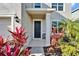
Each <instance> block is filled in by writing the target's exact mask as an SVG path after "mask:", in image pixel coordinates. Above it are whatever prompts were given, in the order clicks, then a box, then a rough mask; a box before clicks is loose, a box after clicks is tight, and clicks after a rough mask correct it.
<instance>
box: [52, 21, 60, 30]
mask: <svg viewBox="0 0 79 59" xmlns="http://www.w3.org/2000/svg"><path fill="white" fill-rule="evenodd" d="M53 22H56V28H57V31H58V30H59V23H61V20H52V23H53ZM52 23H51V26H52V25H53V24H52Z"/></svg>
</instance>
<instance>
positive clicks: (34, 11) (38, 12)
mask: <svg viewBox="0 0 79 59" xmlns="http://www.w3.org/2000/svg"><path fill="white" fill-rule="evenodd" d="M26 11H27V13H28V14H29V15H30V16H31V17H32V18H36V19H38V18H39V19H45V15H46V13H48V12H50V13H51V12H53V11H54V9H51V8H49V9H46V8H27V9H26Z"/></svg>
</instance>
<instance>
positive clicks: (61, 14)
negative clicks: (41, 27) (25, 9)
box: [51, 3, 71, 20]
mask: <svg viewBox="0 0 79 59" xmlns="http://www.w3.org/2000/svg"><path fill="white" fill-rule="evenodd" d="M66 18H69V19H71V3H65V4H64V11H54V12H52V13H51V19H52V20H56V19H57V20H61V19H66Z"/></svg>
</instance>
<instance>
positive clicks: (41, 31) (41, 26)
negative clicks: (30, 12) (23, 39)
mask: <svg viewBox="0 0 79 59" xmlns="http://www.w3.org/2000/svg"><path fill="white" fill-rule="evenodd" d="M34 21H41V38H34ZM33 39H42V19H33Z"/></svg>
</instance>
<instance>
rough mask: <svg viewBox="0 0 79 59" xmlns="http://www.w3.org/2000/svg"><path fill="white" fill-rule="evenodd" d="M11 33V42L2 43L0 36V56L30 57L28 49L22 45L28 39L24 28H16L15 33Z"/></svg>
mask: <svg viewBox="0 0 79 59" xmlns="http://www.w3.org/2000/svg"><path fill="white" fill-rule="evenodd" d="M9 32H10V33H11V35H12V37H13V40H7V41H6V42H4V39H3V38H2V36H0V56H20V55H22V56H28V55H30V48H24V44H25V43H26V40H27V39H28V37H26V35H25V30H24V28H22V27H20V28H18V27H16V31H15V32H12V31H10V30H9Z"/></svg>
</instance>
